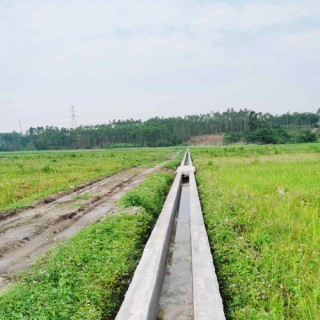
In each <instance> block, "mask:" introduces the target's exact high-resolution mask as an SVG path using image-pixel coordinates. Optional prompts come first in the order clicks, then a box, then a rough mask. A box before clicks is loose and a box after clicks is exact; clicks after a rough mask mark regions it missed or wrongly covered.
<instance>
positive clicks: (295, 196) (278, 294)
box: [191, 144, 320, 320]
mask: <svg viewBox="0 0 320 320" xmlns="http://www.w3.org/2000/svg"><path fill="white" fill-rule="evenodd" d="M191 156H192V158H193V161H194V165H195V166H196V167H197V170H198V172H197V183H198V185H199V192H200V197H201V203H202V208H203V213H204V217H205V222H206V226H207V230H208V236H209V241H210V245H211V248H212V252H213V256H214V263H215V266H216V271H217V276H218V280H219V285H220V290H221V293H222V296H223V299H224V303H225V311H226V316H227V319H237V320H238V319H246V320H248V319H255V320H256V319H259V320H260V319H277V320H279V319H297V320H301V319H320V311H319V310H320V309H319V306H320V271H319V270H320V252H319V251H320V250H319V249H320V144H305V145H287V146H285V145H284V146H242V147H241V146H239V147H216V148H193V149H192V150H191Z"/></svg>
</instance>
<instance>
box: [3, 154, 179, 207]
mask: <svg viewBox="0 0 320 320" xmlns="http://www.w3.org/2000/svg"><path fill="white" fill-rule="evenodd" d="M173 152H174V149H169V148H158V149H126V150H107V151H106V150H94V151H88V150H86V151H50V152H13V153H0V212H1V211H4V210H8V209H16V208H19V207H23V206H27V205H29V204H31V203H32V202H33V201H35V200H39V199H44V198H45V197H47V196H49V195H51V194H53V193H56V192H61V191H63V192H65V191H73V189H74V188H75V187H76V186H77V185H79V184H83V183H86V182H87V181H92V180H96V179H98V178H101V177H105V176H110V175H112V174H115V173H117V172H120V171H121V170H124V169H127V168H132V167H135V166H138V165H142V164H148V163H150V162H154V161H162V160H164V159H165V158H166V157H167V156H168V154H172V153H173Z"/></svg>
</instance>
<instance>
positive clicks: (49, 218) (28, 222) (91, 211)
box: [0, 165, 161, 292]
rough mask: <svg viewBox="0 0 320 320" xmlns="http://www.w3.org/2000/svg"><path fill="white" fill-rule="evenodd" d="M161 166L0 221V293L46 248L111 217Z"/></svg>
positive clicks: (135, 170)
mask: <svg viewBox="0 0 320 320" xmlns="http://www.w3.org/2000/svg"><path fill="white" fill-rule="evenodd" d="M160 167H161V165H157V166H155V167H153V168H149V169H145V168H142V167H138V168H133V169H128V170H124V171H122V172H120V173H118V174H115V175H113V176H111V177H108V178H105V179H102V180H100V181H99V182H96V183H93V184H91V185H90V186H86V187H84V188H82V189H80V190H78V191H76V192H73V193H71V194H68V195H64V196H61V197H60V198H58V199H56V200H55V201H53V202H51V203H47V204H41V205H38V206H36V207H35V208H32V209H27V210H25V211H21V212H19V213H16V214H14V215H11V216H9V217H7V218H5V219H3V220H1V221H0V292H1V291H2V290H3V289H4V288H5V287H6V286H7V285H8V284H9V283H10V276H11V275H12V274H14V273H16V272H19V271H22V270H23V269H25V268H27V267H29V266H30V265H31V264H32V263H33V261H34V260H35V259H36V258H37V257H38V256H40V255H41V254H42V253H43V252H44V251H45V250H46V249H48V248H49V247H51V246H53V245H54V244H55V243H57V242H59V241H63V240H65V239H67V238H69V237H70V236H72V235H73V234H75V233H76V232H77V231H79V230H80V229H82V228H83V227H85V226H87V225H88V224H91V223H94V222H96V221H98V220H99V219H100V218H101V216H103V215H105V214H112V213H113V212H114V210H115V209H116V206H117V205H116V202H117V201H118V200H119V199H120V197H121V196H122V195H123V194H124V193H125V192H127V191H128V190H130V189H131V188H133V187H134V186H135V185H137V184H139V183H141V182H142V181H143V179H144V178H145V177H146V176H147V175H148V174H150V173H152V172H155V171H157V170H159V169H160Z"/></svg>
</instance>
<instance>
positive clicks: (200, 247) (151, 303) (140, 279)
mask: <svg viewBox="0 0 320 320" xmlns="http://www.w3.org/2000/svg"><path fill="white" fill-rule="evenodd" d="M183 176H188V177H189V183H190V213H191V241H192V247H191V250H192V269H193V270H192V273H193V302H194V319H196V320H204V319H206V320H207V319H208V320H209V319H210V320H223V319H225V316H224V312H223V304H222V299H221V296H220V292H219V285H218V281H217V277H216V274H215V269H214V266H213V262H212V255H211V251H210V246H209V242H208V237H207V233H206V229H205V225H204V221H203V216H202V211H201V206H200V201H199V196H198V190H197V185H196V180H195V176H194V167H193V166H192V161H191V158H190V154H189V152H188V151H187V152H186V153H185V155H184V157H183V160H182V162H181V166H180V167H179V168H178V170H177V173H176V177H175V180H174V182H173V184H172V187H171V189H170V192H169V194H168V197H167V199H166V201H165V204H164V206H163V209H162V211H161V213H160V216H159V218H158V221H157V223H156V225H155V227H154V229H153V231H152V233H151V236H150V238H149V240H148V242H147V244H146V247H145V249H144V251H143V255H142V258H141V260H140V262H139V265H138V267H137V269H136V271H135V273H134V276H133V279H132V281H131V284H130V286H129V289H128V291H127V293H126V295H125V299H124V301H123V303H122V305H121V308H120V310H119V312H118V314H117V316H116V320H153V319H156V316H157V312H158V306H159V298H160V293H161V289H162V283H163V279H164V275H165V270H166V264H167V258H168V250H169V244H170V238H171V233H172V229H173V225H174V220H175V215H176V212H177V209H178V205H179V200H180V194H181V184H182V177H183Z"/></svg>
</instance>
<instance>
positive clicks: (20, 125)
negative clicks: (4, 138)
mask: <svg viewBox="0 0 320 320" xmlns="http://www.w3.org/2000/svg"><path fill="white" fill-rule="evenodd" d="M19 129H20V134H22V122H21V120H19Z"/></svg>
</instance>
